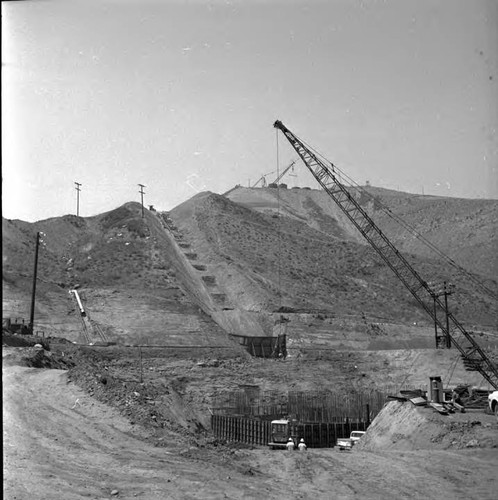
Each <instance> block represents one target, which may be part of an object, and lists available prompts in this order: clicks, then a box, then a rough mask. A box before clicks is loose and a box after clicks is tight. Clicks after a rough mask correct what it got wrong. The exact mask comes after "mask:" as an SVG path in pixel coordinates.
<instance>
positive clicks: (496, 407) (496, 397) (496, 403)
mask: <svg viewBox="0 0 498 500" xmlns="http://www.w3.org/2000/svg"><path fill="white" fill-rule="evenodd" d="M488 403H489V409H490V410H491V411H492V412H493V413H494V414H495V417H496V419H497V420H498V391H494V392H492V393H491V394H489V395H488Z"/></svg>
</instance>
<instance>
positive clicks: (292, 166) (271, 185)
mask: <svg viewBox="0 0 498 500" xmlns="http://www.w3.org/2000/svg"><path fill="white" fill-rule="evenodd" d="M295 163H296V160H292V161H291V163H290V165H289V166H288V167H287V168H285V169H284V171H283V172H282V173H281V174H280V175H279V176H278V177H277V178H276V179H275V180H274V181H273V182H271V183H270V184H269V187H277V186H278V183H279V182H280V181H281V180H282V178H283V177H284V175H285V174H286V173H287V172H288V171H289V170H290V169H291V168H292V171H294V165H295Z"/></svg>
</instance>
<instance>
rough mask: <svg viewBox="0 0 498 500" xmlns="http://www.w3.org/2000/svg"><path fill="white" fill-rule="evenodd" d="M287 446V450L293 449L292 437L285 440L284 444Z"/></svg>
mask: <svg viewBox="0 0 498 500" xmlns="http://www.w3.org/2000/svg"><path fill="white" fill-rule="evenodd" d="M285 447H286V448H287V451H293V450H294V441H293V440H292V438H289V441H287V444H286V445H285Z"/></svg>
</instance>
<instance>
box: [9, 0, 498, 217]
mask: <svg viewBox="0 0 498 500" xmlns="http://www.w3.org/2000/svg"><path fill="white" fill-rule="evenodd" d="M2 28H3V30H2V31H3V34H2V42H3V43H2V178H3V184H2V195H3V216H4V217H8V218H19V219H23V220H29V221H35V220H39V219H44V218H48V217H54V216H59V215H63V214H67V213H75V211H76V191H75V190H74V181H78V182H80V183H82V184H83V185H82V191H81V199H80V215H83V216H88V215H95V214H97V213H101V212H104V211H107V210H111V209H113V208H115V207H117V206H119V205H121V204H122V203H125V202H127V201H131V200H135V201H140V195H139V193H138V189H139V187H138V185H137V184H138V183H141V184H145V185H146V188H145V193H146V194H145V203H146V204H153V205H155V206H156V208H158V209H160V210H167V209H171V208H173V207H174V206H176V205H178V204H179V203H181V202H183V201H185V200H186V199H188V198H190V197H191V196H192V195H194V194H195V191H196V190H210V191H213V192H217V193H222V192H224V191H226V190H228V189H230V188H231V187H233V186H234V185H235V184H242V185H247V183H248V179H251V181H252V182H255V181H256V180H257V179H258V178H259V177H260V176H261V175H262V174H263V173H267V172H272V171H274V170H276V168H277V140H276V134H275V130H274V129H273V122H274V121H275V120H276V119H280V120H282V121H283V123H284V124H285V125H286V126H287V127H289V128H290V129H291V130H292V131H293V132H294V133H295V134H297V135H298V136H299V137H301V138H302V139H304V140H305V141H306V142H307V143H309V144H311V145H312V146H313V147H315V148H316V149H318V150H319V151H320V152H321V153H323V154H324V155H325V156H326V157H327V158H328V159H330V160H331V161H333V162H334V163H335V164H337V165H338V166H339V167H340V168H341V169H342V170H344V171H346V173H347V174H348V175H349V176H350V177H352V178H353V179H354V180H356V181H357V182H358V183H360V184H364V183H365V181H366V180H369V181H370V183H371V184H373V185H377V186H383V187H388V188H394V189H400V190H404V191H409V192H413V193H421V192H422V190H423V191H424V192H425V194H439V195H447V196H457V197H469V198H478V197H479V198H498V0H472V1H468V0H447V1H445V0H386V1H374V0H365V1H353V0H324V1H319V0H316V1H313V0H307V1H304V0H303V1H299V0H294V1H293V0H280V1H279V0H267V1H263V0H260V1H256V0H254V1H251V0H226V1H222V0H213V1H201V0H198V1H181V0H176V1H175V0H162V1H161V0H135V1H132V0H128V1H127V0H115V1H112V0H38V1H12V2H2ZM278 144H279V148H278V149H279V155H278V158H279V164H280V168H281V169H283V168H284V167H285V166H286V165H287V164H288V163H289V162H290V160H292V159H293V158H295V156H296V155H295V154H293V151H292V150H291V149H290V146H289V144H288V142H287V141H286V140H285V139H284V138H283V136H280V137H279V140H278ZM295 174H296V175H297V176H296V177H288V178H287V182H288V184H289V185H290V186H292V185H294V184H297V185H308V186H313V187H315V184H314V182H315V181H314V180H313V179H311V178H310V176H309V174H308V173H307V171H306V167H305V166H304V165H302V164H301V165H300V166H299V167H298V168H297V169H296V170H295ZM270 177H271V176H269V178H268V181H271V180H272V179H271V178H270ZM316 186H317V185H316Z"/></svg>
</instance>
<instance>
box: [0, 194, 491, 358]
mask: <svg viewBox="0 0 498 500" xmlns="http://www.w3.org/2000/svg"><path fill="white" fill-rule="evenodd" d="M370 189H371V191H372V194H373V195H374V196H375V197H376V198H377V199H378V200H380V201H382V202H388V201H389V202H392V203H393V206H394V208H393V210H394V209H395V208H396V207H398V209H399V211H400V212H401V213H402V215H404V216H405V217H407V218H410V217H411V224H412V225H414V226H416V227H417V229H418V230H419V231H420V232H422V230H423V228H424V227H425V225H426V224H427V221H428V220H430V221H431V222H433V229H431V230H433V231H436V228H440V230H439V233H438V234H439V235H440V238H441V239H442V240H444V241H446V240H445V239H444V238H445V235H446V234H449V233H450V232H451V234H452V235H453V234H457V235H459V239H460V240H461V242H462V244H461V250H460V249H459V248H460V247H452V251H453V255H452V257H453V258H454V259H455V260H457V261H458V263H459V265H460V266H462V267H466V268H467V269H468V270H473V271H472V272H474V273H476V274H475V275H476V277H478V279H480V280H482V281H485V283H486V285H487V286H488V288H491V289H492V290H494V291H495V292H496V291H497V290H498V286H497V282H496V279H495V278H496V277H495V276H494V275H493V274H492V269H493V267H492V264H489V270H490V272H489V273H486V274H485V275H483V274H479V273H478V271H479V270H480V269H483V268H485V267H486V265H485V264H486V263H490V262H491V260H490V255H491V254H492V253H493V247H494V245H495V243H496V239H495V238H496V237H495V235H496V226H497V223H496V219H495V218H494V216H495V214H496V213H497V206H498V204H497V202H493V201H489V200H488V201H486V200H484V201H475V202H474V201H473V200H450V199H440V198H436V199H432V198H429V197H425V198H423V199H414V198H413V197H411V196H410V195H406V194H402V193H393V192H389V191H386V190H378V189H375V188H370ZM441 204H442V205H443V206H444V207H446V208H445V210H443V209H442V208H441V207H440V205H441ZM365 206H366V207H368V209H369V210H370V211H371V212H372V213H373V214H374V215H375V213H376V211H377V210H376V208H375V203H374V202H372V200H371V199H369V200H367V201H365ZM458 207H460V208H458ZM434 213H438V214H439V219H437V221H436V219H435V217H434V216H433V215H432V214H434ZM464 213H465V214H466V216H465V217H464V216H463V214H464ZM434 221H435V222H434ZM379 224H381V226H382V228H383V229H384V230H385V231H386V233H388V235H389V236H391V237H392V239H393V240H394V241H395V242H396V244H398V245H399V246H400V248H405V252H404V254H405V255H406V257H407V258H408V259H409V260H410V262H412V263H413V265H414V267H415V268H416V269H417V270H418V271H419V273H420V274H421V275H422V276H423V277H425V278H426V279H428V280H429V279H430V280H434V281H437V280H443V279H448V278H449V277H450V278H451V280H452V281H453V282H455V283H456V284H457V293H455V294H454V295H453V296H452V297H451V302H450V306H451V311H452V312H453V313H454V314H455V315H456V316H457V317H458V318H459V319H460V321H462V322H463V323H464V324H465V325H467V326H468V327H469V328H470V329H477V330H479V329H487V330H490V329H491V330H493V329H494V328H495V327H496V317H498V304H496V301H494V300H493V299H492V298H491V297H489V296H487V295H486V294H485V293H483V292H482V291H480V289H479V288H478V287H476V286H475V285H474V284H473V282H471V281H469V280H468V279H467V278H466V277H465V275H463V274H462V273H459V272H456V273H455V270H454V269H453V268H450V267H448V265H447V264H446V263H444V262H442V261H441V260H439V259H437V258H434V257H429V256H428V255H427V254H426V253H424V252H423V251H422V250H420V249H419V247H418V246H417V245H416V244H415V243H414V242H413V241H411V240H406V239H404V238H403V236H402V235H401V234H400V233H396V232H394V230H393V227H392V226H391V225H390V221H389V220H388V219H380V222H379ZM434 224H435V225H434ZM450 227H451V231H450V229H448V228H450ZM36 231H43V232H44V233H45V234H46V236H44V237H43V239H44V246H42V248H41V249H40V258H39V284H38V289H37V310H36V320H37V325H39V327H40V328H42V329H45V330H47V332H49V331H52V332H53V331H58V330H59V329H60V330H64V332H65V334H66V336H67V335H69V337H71V338H75V337H76V336H77V334H78V331H79V330H80V325H79V317H78V310H77V308H76V306H75V303H74V300H73V299H72V297H71V296H70V295H69V294H68V290H70V289H71V288H73V287H75V286H79V289H80V293H81V296H82V298H83V300H84V303H85V304H86V307H87V310H88V312H89V314H90V315H91V317H92V319H93V320H94V321H96V322H97V323H98V324H100V325H101V327H102V328H103V329H104V331H106V333H107V335H108V336H109V337H110V338H113V339H114V340H118V341H123V342H130V343H139V342H150V343H157V342H160V343H168V342H169V343H172V342H173V343H180V344H181V343H184V342H185V343H201V344H202V343H205V344H209V343H213V342H214V343H217V344H223V343H224V342H226V341H227V337H226V332H228V333H237V334H244V335H256V336H260V335H272V333H273V329H274V322H275V319H276V317H279V316H280V314H281V313H283V312H284V313H285V314H286V317H287V319H288V320H289V322H288V324H287V331H288V333H289V334H290V336H291V337H292V338H291V342H292V341H294V342H297V344H295V345H308V346H309V345H321V346H325V345H328V346H335V348H342V349H351V348H358V349H364V348H368V346H370V348H375V346H380V345H383V346H384V348H386V347H390V348H399V347H402V346H403V345H406V346H409V345H411V346H412V347H415V346H418V347H424V348H427V347H431V346H432V341H433V340H432V327H431V323H430V321H429V318H428V317H426V313H425V312H424V311H423V310H421V309H420V307H419V306H418V304H417V303H416V302H415V301H414V299H413V298H412V297H411V296H410V294H409V293H408V292H406V291H405V289H404V288H403V286H402V285H401V284H400V283H398V280H397V278H395V277H394V276H393V275H392V273H391V272H390V270H389V269H388V268H387V267H386V265H385V264H384V263H383V262H382V261H381V260H380V259H379V258H378V256H377V255H376V253H375V252H374V251H373V250H372V249H371V248H370V247H369V246H368V245H366V244H364V242H363V241H362V239H361V237H360V236H359V235H358V234H356V232H355V230H354V228H352V227H351V226H350V224H349V222H348V221H347V220H346V219H345V217H344V216H343V214H342V213H341V212H340V211H339V209H338V208H337V207H336V206H335V205H334V203H333V202H332V201H331V200H330V199H329V198H328V197H327V196H326V195H325V194H324V193H323V192H321V191H318V190H307V189H299V190H297V189H293V190H283V189H280V190H278V191H277V190H275V189H248V188H240V187H239V188H237V189H234V190H232V191H231V192H230V193H229V195H228V196H226V197H225V196H220V195H216V194H213V193H209V192H206V193H200V194H198V195H196V196H194V197H193V198H192V199H190V200H187V201H186V202H184V203H182V204H181V205H179V206H178V207H176V208H175V209H173V210H172V211H171V212H170V213H169V214H168V213H157V212H150V211H148V210H146V211H145V217H144V218H142V217H141V207H140V205H139V204H138V203H127V204H125V205H123V206H122V207H119V208H117V209H115V210H112V211H110V212H107V213H105V214H101V215H98V216H94V217H87V218H82V217H75V216H65V217H60V218H53V219H48V220H45V221H40V222H37V223H34V224H29V223H26V222H22V221H9V220H3V240H4V246H3V264H4V265H3V281H4V313H5V314H7V315H10V316H24V317H26V318H27V315H28V306H29V295H30V291H31V276H32V266H33V254H34V242H35V234H36ZM389 233H392V234H389ZM485 235H490V236H489V238H486V237H485ZM448 238H449V236H448ZM476 249H477V250H476ZM479 252H481V253H479ZM471 253H472V256H473V258H472V259H470V258H468V255H470V254H471ZM493 257H494V254H493ZM374 323H375V325H376V326H372V325H373V324H374ZM413 323H416V325H417V326H416V328H417V329H416V331H411V330H410V328H412V329H413V328H414V326H413ZM396 324H397V325H404V326H402V327H401V331H402V330H403V328H404V329H405V330H406V332H405V333H404V334H401V337H399V338H398V339H397V340H395V339H396V331H398V332H399V331H400V330H399V328H398V329H396V327H391V326H389V325H396ZM410 325H411V326H410ZM346 332H348V333H347V335H346ZM379 332H380V333H379ZM379 334H380V335H381V337H383V339H379V338H378V336H379ZM345 335H346V336H345ZM403 335H404V337H403ZM409 339H412V340H409ZM413 339H419V340H418V341H417V340H413ZM390 342H391V343H390Z"/></svg>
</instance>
